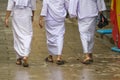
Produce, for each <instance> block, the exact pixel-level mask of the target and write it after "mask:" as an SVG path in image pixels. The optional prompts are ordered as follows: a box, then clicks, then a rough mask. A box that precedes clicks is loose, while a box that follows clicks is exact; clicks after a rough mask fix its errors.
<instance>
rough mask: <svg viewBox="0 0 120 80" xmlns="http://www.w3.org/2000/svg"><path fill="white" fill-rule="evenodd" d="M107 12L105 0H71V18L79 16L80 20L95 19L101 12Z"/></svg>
mask: <svg viewBox="0 0 120 80" xmlns="http://www.w3.org/2000/svg"><path fill="white" fill-rule="evenodd" d="M104 10H106V6H105V2H104V0H70V1H69V9H68V11H69V14H70V16H71V17H76V16H78V18H79V19H83V18H86V17H94V16H97V15H98V12H99V11H104Z"/></svg>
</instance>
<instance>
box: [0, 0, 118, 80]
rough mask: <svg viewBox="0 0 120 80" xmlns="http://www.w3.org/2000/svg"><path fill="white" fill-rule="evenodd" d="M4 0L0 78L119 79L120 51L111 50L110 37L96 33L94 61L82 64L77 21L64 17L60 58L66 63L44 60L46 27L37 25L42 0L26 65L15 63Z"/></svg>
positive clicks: (0, 7) (1, 2) (0, 11)
mask: <svg viewBox="0 0 120 80" xmlns="http://www.w3.org/2000/svg"><path fill="white" fill-rule="evenodd" d="M6 5H7V0H0V80H120V55H119V53H116V52H112V51H111V50H110V47H112V46H113V45H112V44H111V43H110V42H109V40H107V39H105V38H106V37H105V38H101V37H99V34H97V33H96V37H95V47H94V52H93V54H94V55H93V56H94V63H93V64H90V65H84V64H82V63H80V60H82V59H83V54H82V47H81V43H80V39H79V32H78V27H77V21H76V20H75V19H66V33H65V41H64V48H63V59H64V60H65V61H66V64H64V65H62V66H58V65H56V64H55V63H53V64H51V63H46V62H45V61H44V58H45V57H46V56H47V55H48V52H47V47H46V36H45V28H43V29H40V28H39V26H38V17H39V13H40V6H41V1H40V0H37V11H36V13H35V21H34V23H33V26H34V27H33V30H34V36H33V41H32V50H31V54H30V57H29V63H30V67H29V68H24V67H22V66H18V65H16V64H15V61H16V57H15V51H14V49H13V37H12V31H11V23H10V27H9V28H6V27H5V26H4V18H5V11H6Z"/></svg>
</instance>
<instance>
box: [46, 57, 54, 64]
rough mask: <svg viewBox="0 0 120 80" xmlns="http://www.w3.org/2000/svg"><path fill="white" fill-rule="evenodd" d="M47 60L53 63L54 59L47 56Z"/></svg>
mask: <svg viewBox="0 0 120 80" xmlns="http://www.w3.org/2000/svg"><path fill="white" fill-rule="evenodd" d="M45 61H46V62H51V63H53V59H52V58H50V57H46V58H45Z"/></svg>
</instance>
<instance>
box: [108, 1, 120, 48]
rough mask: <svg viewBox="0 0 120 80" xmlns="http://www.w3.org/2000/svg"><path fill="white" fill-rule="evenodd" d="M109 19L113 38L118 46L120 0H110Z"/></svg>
mask: <svg viewBox="0 0 120 80" xmlns="http://www.w3.org/2000/svg"><path fill="white" fill-rule="evenodd" d="M110 19H111V23H112V24H113V30H112V37H113V40H114V42H115V43H116V44H117V47H118V48H120V0H112V2H111V13H110Z"/></svg>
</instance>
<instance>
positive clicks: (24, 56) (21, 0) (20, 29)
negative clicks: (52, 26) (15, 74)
mask: <svg viewBox="0 0 120 80" xmlns="http://www.w3.org/2000/svg"><path fill="white" fill-rule="evenodd" d="M35 9H36V0H8V5H7V12H6V17H5V24H6V27H8V24H9V23H8V22H9V16H10V15H11V17H12V26H13V27H12V31H13V38H14V49H15V51H16V56H17V62H16V64H17V65H21V64H22V60H23V61H24V63H23V66H24V67H28V56H29V53H30V50H31V41H32V36H33V29H32V21H33V17H34V11H35Z"/></svg>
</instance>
